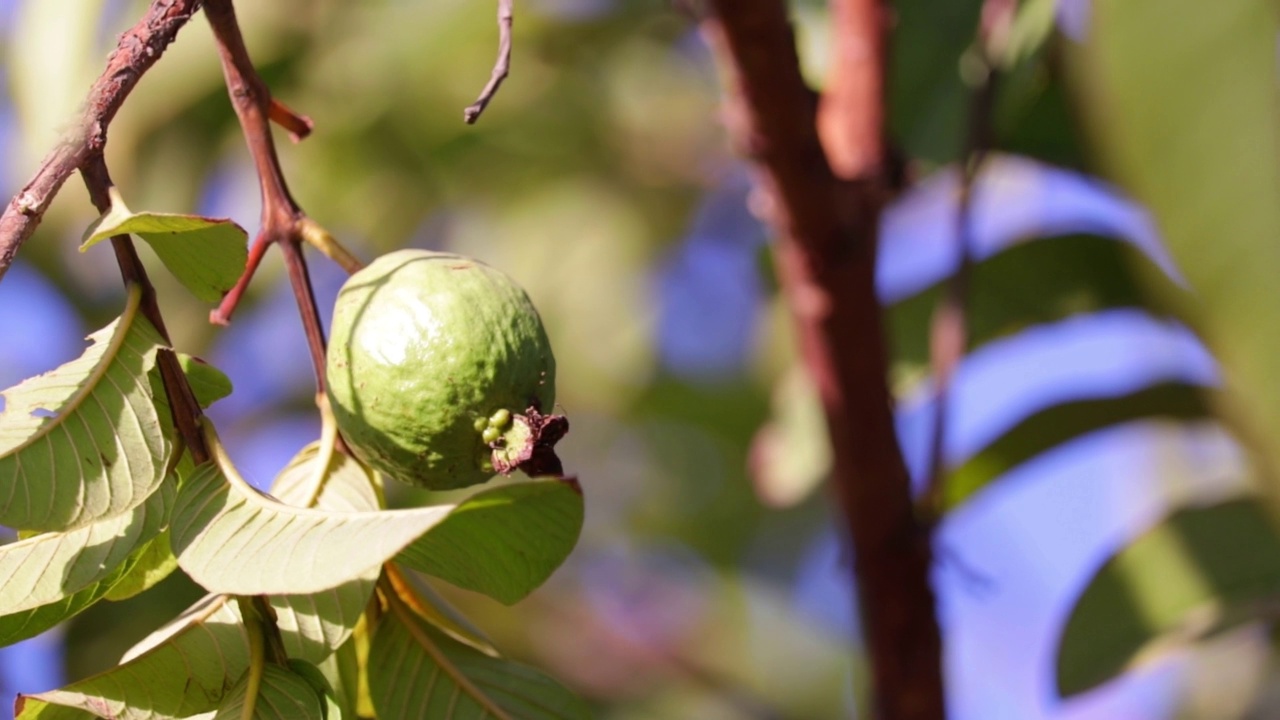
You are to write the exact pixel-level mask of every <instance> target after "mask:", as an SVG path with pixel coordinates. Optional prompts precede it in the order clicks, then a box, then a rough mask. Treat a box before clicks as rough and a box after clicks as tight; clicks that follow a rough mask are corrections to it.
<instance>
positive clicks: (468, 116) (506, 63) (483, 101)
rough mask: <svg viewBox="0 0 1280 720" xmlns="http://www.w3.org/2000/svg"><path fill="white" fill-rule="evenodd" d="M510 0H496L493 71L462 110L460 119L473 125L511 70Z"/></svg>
mask: <svg viewBox="0 0 1280 720" xmlns="http://www.w3.org/2000/svg"><path fill="white" fill-rule="evenodd" d="M511 4H512V0H498V59H497V60H496V61H495V62H494V64H493V72H492V73H490V74H489V82H487V83H485V86H484V89H483V90H481V91H480V97H479V98H477V99H476V101H475V102H473V103H471V104H470V105H468V106H467V109H466V110H463V111H462V119H463V120H466V121H467V124H468V125H474V124H475V122H476V120H479V119H480V113H482V112H484V109H485V108H486V107H488V106H489V101H490V100H492V99H493V96H494V95H497V94H498V88H500V87H502V81H503V80H506V79H507V75H508V74H509V73H510V72H511V20H512V11H511Z"/></svg>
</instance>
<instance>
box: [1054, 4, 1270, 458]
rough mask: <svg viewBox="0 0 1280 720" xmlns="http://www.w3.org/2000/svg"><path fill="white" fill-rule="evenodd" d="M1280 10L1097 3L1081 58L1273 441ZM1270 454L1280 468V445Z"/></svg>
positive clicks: (1224, 353)
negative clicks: (1279, 12)
mask: <svg viewBox="0 0 1280 720" xmlns="http://www.w3.org/2000/svg"><path fill="white" fill-rule="evenodd" d="M1277 25H1278V20H1277V5H1276V3H1274V2H1272V1H1271V0H1223V1H1222V2H1213V3H1203V2H1196V1H1195V0H1174V1H1173V2H1168V1H1164V0H1097V1H1096V2H1094V3H1093V4H1092V26H1091V30H1090V33H1089V37H1088V45H1087V46H1080V47H1079V48H1074V47H1073V48H1069V49H1072V50H1075V51H1076V52H1074V53H1073V54H1072V55H1070V56H1069V57H1070V59H1072V60H1073V61H1074V64H1073V69H1074V70H1075V74H1076V77H1077V78H1078V79H1079V80H1080V83H1081V89H1082V90H1083V91H1084V92H1083V93H1082V95H1081V97H1082V99H1083V104H1082V108H1083V109H1084V111H1085V113H1084V115H1085V118H1086V120H1087V121H1089V127H1090V130H1091V133H1092V136H1093V139H1094V140H1096V142H1097V146H1098V149H1099V150H1100V153H1099V157H1100V159H1101V160H1102V161H1104V162H1105V163H1106V164H1107V165H1108V166H1109V167H1110V168H1111V169H1112V170H1113V171H1114V173H1115V174H1116V176H1117V177H1118V178H1119V179H1120V180H1121V181H1122V182H1123V183H1124V184H1125V185H1126V187H1128V188H1129V189H1130V190H1131V191H1132V192H1133V193H1134V194H1135V195H1136V196H1137V198H1138V199H1139V200H1141V201H1142V202H1143V203H1145V204H1146V205H1147V206H1148V207H1149V208H1150V209H1151V210H1152V212H1153V213H1154V214H1155V216H1156V220H1157V222H1158V224H1159V227H1160V230H1161V232H1162V234H1163V235H1164V237H1165V239H1166V240H1167V242H1168V246H1169V248H1170V249H1171V251H1172V253H1173V255H1174V257H1175V258H1176V259H1177V261H1178V264H1179V266H1180V267H1181V268H1182V269H1183V270H1184V272H1185V274H1186V277H1187V279H1188V281H1189V282H1190V284H1191V286H1192V289H1193V291H1194V292H1195V297H1196V302H1195V304H1194V305H1192V306H1189V307H1188V311H1189V313H1191V314H1193V315H1196V316H1198V318H1199V322H1198V323H1197V324H1198V326H1199V327H1201V328H1202V329H1203V333H1204V335H1205V337H1206V339H1207V340H1208V342H1209V344H1210V346H1211V347H1212V348H1213V349H1214V351H1215V354H1216V355H1217V356H1218V357H1219V358H1220V359H1221V360H1222V362H1223V365H1224V370H1225V374H1226V376H1227V382H1228V385H1230V386H1231V387H1233V388H1235V389H1237V391H1238V392H1237V393H1236V396H1235V398H1234V400H1235V401H1238V402H1237V403H1235V404H1234V405H1233V408H1232V409H1233V410H1235V411H1240V413H1241V415H1242V417H1243V418H1244V419H1245V421H1246V423H1247V424H1248V425H1250V426H1252V427H1253V428H1255V429H1256V430H1257V431H1258V434H1259V436H1261V437H1267V438H1269V437H1271V434H1270V433H1269V429H1272V428H1276V427H1280V373H1277V372H1276V370H1275V361H1276V358H1277V357H1280V335H1277V334H1276V333H1274V332H1266V331H1263V330H1262V329H1263V328H1269V327H1272V326H1273V325H1274V323H1275V308H1276V307H1280V283H1277V282H1276V280H1275V268H1276V267H1280V243H1277V242H1276V238H1277V237H1280V204H1278V203H1276V198H1277V197H1280V163H1277V158H1280V127H1278V123H1280V116H1278V115H1277V113H1276V104H1275V93H1276V32H1277ZM1262 449H1263V450H1264V451H1265V452H1266V453H1267V455H1268V456H1269V460H1268V464H1269V465H1271V466H1276V465H1277V463H1278V462H1280V443H1276V442H1274V441H1271V442H1268V443H1266V444H1265V445H1264V446H1263V447H1262Z"/></svg>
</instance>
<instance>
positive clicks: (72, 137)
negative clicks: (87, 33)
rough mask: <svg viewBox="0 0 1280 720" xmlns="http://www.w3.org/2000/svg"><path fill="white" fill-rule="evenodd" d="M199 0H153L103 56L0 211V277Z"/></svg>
mask: <svg viewBox="0 0 1280 720" xmlns="http://www.w3.org/2000/svg"><path fill="white" fill-rule="evenodd" d="M200 4H201V0H154V1H153V2H152V3H151V5H150V7H148V8H147V12H146V14H144V15H143V16H142V19H141V20H139V21H138V22H137V23H136V24H135V25H134V26H133V27H132V28H129V29H128V30H127V31H125V32H124V34H123V35H121V36H120V40H119V41H118V42H117V43H116V49H115V50H114V51H113V52H112V53H111V56H110V57H109V58H107V67H106V69H105V70H103V71H102V74H101V75H99V76H98V79H97V80H96V81H94V83H93V86H92V87H91V88H90V89H89V98H88V100H87V101H86V102H85V106H84V112H83V114H82V115H81V117H80V120H79V122H78V123H76V126H75V129H74V130H73V131H71V132H70V133H68V134H67V136H66V137H64V138H63V139H62V142H60V143H59V144H58V146H57V147H56V148H54V149H53V150H52V151H51V152H50V153H49V154H48V155H46V156H45V158H44V160H43V161H41V163H40V167H39V169H38V170H36V174H35V177H33V178H31V180H30V181H29V182H28V183H27V184H26V185H25V186H24V187H23V188H22V190H21V191H19V192H18V194H17V195H16V196H14V198H13V199H12V200H10V201H9V204H8V205H7V206H6V207H5V209H4V214H3V215H0V278H3V277H4V274H5V272H7V271H8V269H9V266H10V265H12V264H13V259H14V257H15V256H16V255H17V254H18V249H19V248H20V247H22V243H24V242H26V241H27V239H28V238H30V237H31V235H32V233H34V232H35V230H36V226H37V225H39V224H40V220H41V219H42V218H43V217H44V213H45V210H47V209H48V208H49V203H51V202H52V201H53V198H54V196H56V195H57V194H58V190H60V189H61V188H62V184H63V183H64V182H66V180H67V178H68V177H70V176H71V173H73V172H75V171H76V170H77V169H78V168H80V167H81V166H82V165H84V164H85V162H86V161H87V160H88V159H89V157H90V156H91V155H92V154H94V153H98V152H101V151H102V148H103V146H104V145H105V144H106V141H107V126H108V125H110V124H111V120H112V119H113V118H114V117H115V115H116V112H117V111H118V110H119V109H120V106H121V105H122V104H123V103H124V100H125V98H126V97H128V95H129V93H130V92H132V91H133V88H134V87H135V86H136V85H137V84H138V80H139V79H141V78H142V75H143V73H145V72H146V71H147V70H149V69H150V68H151V66H152V65H154V64H155V62H156V60H159V59H160V55H161V54H162V53H164V51H165V48H167V47H168V46H169V44H170V43H171V42H173V40H174V38H175V37H177V35H178V30H180V29H181V28H182V26H183V25H186V24H187V21H188V20H190V19H191V16H192V15H194V14H195V13H196V11H198V10H199V9H200Z"/></svg>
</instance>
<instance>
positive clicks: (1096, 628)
mask: <svg viewBox="0 0 1280 720" xmlns="http://www.w3.org/2000/svg"><path fill="white" fill-rule="evenodd" d="M1278 601H1280V532H1278V531H1277V527H1276V525H1275V522H1274V521H1273V520H1272V518H1271V517H1270V516H1269V514H1268V512H1267V510H1266V508H1265V507H1263V505H1262V504H1261V503H1260V502H1258V501H1257V500H1256V499H1253V498H1242V499H1235V500H1231V501H1228V502H1223V503H1220V504H1217V505H1212V506H1208V507H1195V508H1187V509H1183V510H1179V511H1177V512H1175V513H1173V514H1172V515H1170V516H1169V517H1168V518H1167V519H1165V520H1164V522H1162V523H1160V524H1159V525H1157V526H1156V527H1154V528H1152V529H1151V530H1149V531H1147V532H1146V533H1144V534H1143V535H1141V536H1140V537H1138V538H1137V539H1136V540H1134V541H1133V542H1132V543H1130V544H1129V545H1127V546H1126V547H1124V548H1122V549H1120V551H1119V552H1117V553H1116V554H1115V555H1114V556H1112V557H1111V559H1109V560H1108V561H1107V562H1106V564H1105V565H1103V566H1102V567H1101V568H1100V569H1099V570H1098V572H1097V573H1096V574H1095V575H1094V576H1093V578H1092V579H1091V580H1090V581H1089V584H1088V586H1087V587H1086V589H1085V590H1084V592H1083V594H1082V595H1081V596H1080V598H1079V599H1078V600H1077V601H1076V603H1075V606H1074V608H1073V609H1072V611H1071V617H1070V619H1068V620H1067V623H1066V626H1065V627H1064V628H1063V630H1062V636H1061V639H1060V640H1059V643H1058V661H1057V683H1058V692H1059V693H1060V694H1061V695H1063V696H1064V697H1065V696H1071V695H1076V694H1078V693H1082V692H1085V691H1087V690H1090V689H1092V688H1094V687H1097V686H1098V685H1100V684H1102V683H1104V682H1106V681H1107V680H1110V679H1111V678H1113V677H1115V676H1117V675H1119V674H1120V673H1122V672H1124V670H1125V669H1126V668H1128V667H1130V666H1132V665H1135V664H1138V663H1140V662H1142V661H1143V660H1145V659H1148V658H1153V657H1155V656H1158V655H1159V654H1161V652H1163V651H1166V650H1169V649H1173V648H1177V647H1179V646H1182V645H1184V644H1186V643H1188V642H1191V641H1195V640H1198V639H1201V638H1204V637H1207V636H1209V635H1211V634H1213V633H1216V632H1220V631H1222V630H1225V629H1228V628H1230V627H1232V626H1234V625H1238V624H1240V623H1243V622H1247V621H1250V620H1257V619H1260V618H1271V619H1274V618H1275V617H1276V607H1277V602H1278Z"/></svg>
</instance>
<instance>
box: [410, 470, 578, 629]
mask: <svg viewBox="0 0 1280 720" xmlns="http://www.w3.org/2000/svg"><path fill="white" fill-rule="evenodd" d="M582 520H583V502H582V490H581V488H580V487H578V484H577V482H576V481H565V480H555V479H539V480H531V481H529V482H518V483H512V484H509V485H499V486H498V487H496V488H492V489H490V490H485V491H483V492H478V493H476V494H475V495H472V496H471V497H469V498H467V499H466V500H463V501H462V502H460V503H459V504H458V506H457V508H455V509H454V510H453V512H451V513H449V516H448V517H447V518H445V519H444V521H442V522H441V523H440V524H439V525H437V526H436V527H434V528H432V530H431V532H429V533H427V534H425V535H423V536H422V537H421V538H419V539H418V540H416V541H415V542H414V543H413V544H412V545H410V546H409V547H407V548H405V549H404V551H402V552H401V553H400V554H399V555H398V556H397V557H396V560H397V561H398V562H401V563H403V564H404V565H406V566H408V567H411V568H414V569H416V570H421V571H422V572H424V573H427V574H428V575H433V576H435V577H438V578H440V579H442V580H447V581H449V582H450V583H453V584H454V585H457V586H458V587H461V588H466V589H468V590H474V591H476V592H479V593H484V594H485V595H488V596H489V597H491V598H493V599H495V600H498V601H499V602H503V603H507V604H511V603H514V602H517V601H519V600H521V599H523V598H524V597H525V596H527V595H528V594H529V593H531V592H533V591H534V590H535V589H537V588H538V586H540V585H542V583H543V582H545V581H546V579H547V578H548V577H550V576H551V573H552V572H554V571H555V569H556V568H558V567H560V564H561V563H562V562H564V559H565V558H566V557H568V556H569V553H570V552H571V551H572V550H573V546H574V545H576V544H577V542H578V535H579V533H581V531H582Z"/></svg>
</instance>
